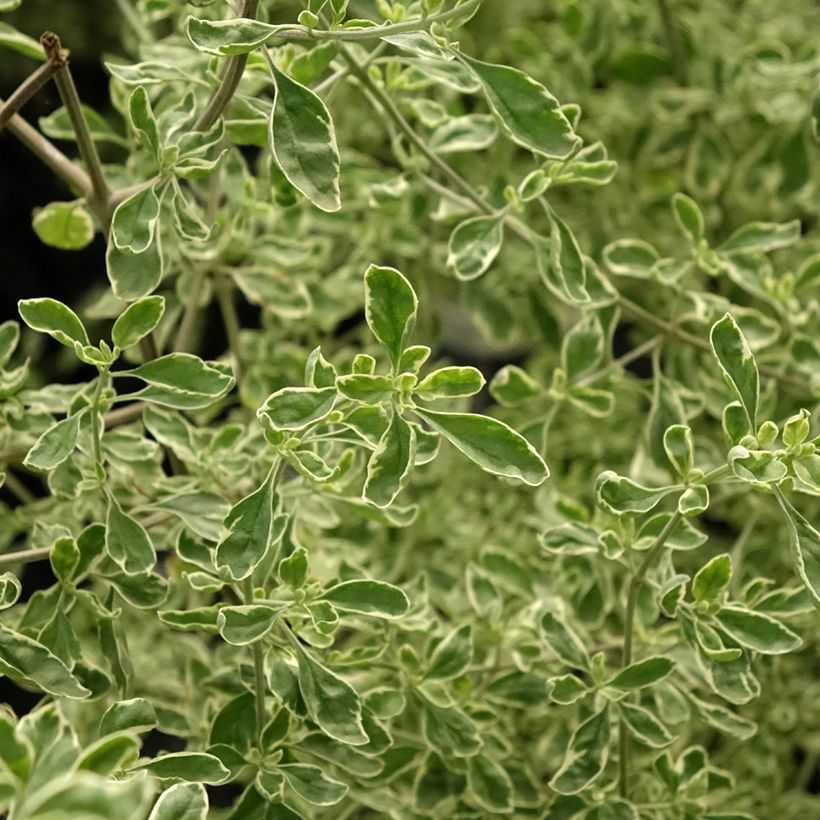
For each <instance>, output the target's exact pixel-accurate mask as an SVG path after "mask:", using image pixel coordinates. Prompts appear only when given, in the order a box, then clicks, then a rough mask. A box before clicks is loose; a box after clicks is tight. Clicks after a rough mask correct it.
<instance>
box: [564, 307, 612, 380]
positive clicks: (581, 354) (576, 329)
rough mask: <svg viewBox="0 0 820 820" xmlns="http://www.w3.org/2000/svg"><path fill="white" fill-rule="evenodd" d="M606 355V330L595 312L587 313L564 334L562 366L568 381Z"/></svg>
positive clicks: (586, 371)
mask: <svg viewBox="0 0 820 820" xmlns="http://www.w3.org/2000/svg"><path fill="white" fill-rule="evenodd" d="M603 355H604V330H603V327H601V321H600V319H599V318H598V316H597V315H596V314H595V313H587V314H586V315H585V316H583V317H582V318H581V320H580V321H578V322H577V323H576V324H575V325H574V326H573V327H572V329H571V330H570V331H569V333H567V334H566V335H565V336H564V339H563V342H562V343H561V367H562V369H563V370H564V373H566V376H567V380H568V381H575V380H577V379H578V378H579V377H580V376H582V375H583V374H585V373H588V372H589V371H590V370H592V369H593V368H594V367H595V366H596V365H597V364H598V363H599V362H600V361H601V358H602V357H603Z"/></svg>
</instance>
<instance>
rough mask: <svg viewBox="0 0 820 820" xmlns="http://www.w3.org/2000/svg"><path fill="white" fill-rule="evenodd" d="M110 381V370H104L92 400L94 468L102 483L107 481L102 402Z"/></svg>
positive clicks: (99, 377)
mask: <svg viewBox="0 0 820 820" xmlns="http://www.w3.org/2000/svg"><path fill="white" fill-rule="evenodd" d="M107 381H108V368H107V367H106V368H102V369H101V370H100V373H99V375H98V376H97V384H96V385H95V387H94V395H93V396H92V398H91V447H92V453H93V454H94V468H95V470H96V473H97V479H98V480H99V481H100V483H102V482H104V481H105V467H104V466H103V458H102V434H103V429H104V428H103V427H101V426H100V401H101V400H102V391H103V388H104V387H105V383H106V382H107Z"/></svg>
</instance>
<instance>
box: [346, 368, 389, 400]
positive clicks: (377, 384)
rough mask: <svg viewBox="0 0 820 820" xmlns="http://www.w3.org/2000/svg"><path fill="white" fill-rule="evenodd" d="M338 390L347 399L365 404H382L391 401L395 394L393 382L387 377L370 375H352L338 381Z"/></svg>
mask: <svg viewBox="0 0 820 820" xmlns="http://www.w3.org/2000/svg"><path fill="white" fill-rule="evenodd" d="M336 389H337V390H338V391H339V392H340V393H341V394H342V395H343V396H345V397H346V398H348V399H352V400H353V401H360V402H362V403H363V404H380V403H382V402H387V401H390V399H391V398H392V397H393V393H394V392H395V389H396V388H395V385H394V384H393V380H392V379H390V378H388V377H387V376H373V375H371V374H369V373H352V374H350V375H348V376H339V378H338V379H336Z"/></svg>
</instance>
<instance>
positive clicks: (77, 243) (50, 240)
mask: <svg viewBox="0 0 820 820" xmlns="http://www.w3.org/2000/svg"><path fill="white" fill-rule="evenodd" d="M31 226H32V227H33V228H34V232H35V233H36V234H37V236H39V237H40V241H41V242H43V243H44V244H46V245H49V246H50V247H52V248H59V249H60V250H63V251H79V250H82V249H83V248H85V247H88V245H90V244H91V242H92V240H93V239H94V222H93V221H92V219H91V214H89V213H88V211H87V210H86V208H85V206H83V205H82V204H81V203H79V202H52V203H50V204H48V205H46V207H45V208H41V209H39V210H38V211H36V212H35V214H34V220H33V221H32V223H31Z"/></svg>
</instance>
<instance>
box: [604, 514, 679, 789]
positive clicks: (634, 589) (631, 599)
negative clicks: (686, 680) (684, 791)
mask: <svg viewBox="0 0 820 820" xmlns="http://www.w3.org/2000/svg"><path fill="white" fill-rule="evenodd" d="M682 518H683V516H682V515H681V514H680V513H679V512H678V511H677V510H675V512H674V513H673V514H672V517H671V518H670V519H669V521H667V522H666V526H665V527H664V528H663V529H662V530H661V531H660V533H659V534H658V537H657V538H656V539H655V541H654V543H653V544H652V546H651V547H650V548H649V549H648V550H647V551H646V554H645V555H644V557H643V561H641V564H640V566H639V567H638V569H637V570H636V572H635V574H634V575H633V576H632V580H631V581H630V582H629V594H628V596H627V601H626V614H625V616H624V648H623V653H622V655H621V668H624V669H625V668H626V667H627V666H629V665H630V664H631V663H632V638H633V632H634V628H635V609H636V607H637V605H638V596H639V595H640V594H641V590H642V589H643V582H644V579H645V578H646V573H647V572H648V571H649V568H650V567H651V566H652V564H653V563H654V562H655V559H656V558H657V557H658V556H659V555H660V553H661V551H662V550H663V545H664V544H665V543H666V539H667V538H669V536H670V535H671V534H672V531H673V530H674V529H675V527H676V526H677V525H678V522H679V521H680V520H681V519H682ZM618 747H619V751H620V754H619V760H618V765H619V770H620V778H619V782H618V788H619V791H620V794H621V797H626V796H627V793H628V791H629V757H630V754H629V752H630V749H629V735H628V734H627V728H626V724H625V723H624V721H623V719H621V720H620V721H619V724H618Z"/></svg>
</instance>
